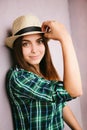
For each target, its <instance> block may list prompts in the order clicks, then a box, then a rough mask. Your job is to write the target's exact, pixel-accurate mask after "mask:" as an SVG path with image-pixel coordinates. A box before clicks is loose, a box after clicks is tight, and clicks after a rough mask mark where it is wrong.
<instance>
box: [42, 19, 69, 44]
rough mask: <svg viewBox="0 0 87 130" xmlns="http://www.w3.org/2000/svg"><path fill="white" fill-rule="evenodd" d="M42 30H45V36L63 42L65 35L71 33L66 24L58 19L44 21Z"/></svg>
mask: <svg viewBox="0 0 87 130" xmlns="http://www.w3.org/2000/svg"><path fill="white" fill-rule="evenodd" d="M42 31H43V32H45V34H44V36H45V37H47V38H49V39H53V40H59V41H60V42H61V43H62V41H63V40H64V39H65V37H67V36H68V35H69V34H68V32H67V30H66V28H65V26H64V25H63V24H61V23H59V22H57V21H45V22H43V24H42Z"/></svg>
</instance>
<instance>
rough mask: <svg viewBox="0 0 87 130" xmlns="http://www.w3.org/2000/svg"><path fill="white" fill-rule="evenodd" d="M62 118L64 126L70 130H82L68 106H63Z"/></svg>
mask: <svg viewBox="0 0 87 130" xmlns="http://www.w3.org/2000/svg"><path fill="white" fill-rule="evenodd" d="M63 118H64V121H65V122H66V124H67V125H68V126H69V127H70V128H71V129H72V130H82V128H81V126H80V124H79V123H78V121H77V120H76V118H75V116H74V114H73V112H72V111H71V110H70V108H69V106H65V107H64V108H63Z"/></svg>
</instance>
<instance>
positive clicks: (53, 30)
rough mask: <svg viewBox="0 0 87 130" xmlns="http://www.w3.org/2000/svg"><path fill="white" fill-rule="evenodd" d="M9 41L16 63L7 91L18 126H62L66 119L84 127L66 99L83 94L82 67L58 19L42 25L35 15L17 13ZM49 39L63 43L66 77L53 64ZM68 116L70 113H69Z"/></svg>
mask: <svg viewBox="0 0 87 130" xmlns="http://www.w3.org/2000/svg"><path fill="white" fill-rule="evenodd" d="M12 34H13V35H12V36H11V37H8V38H7V39H6V45H7V46H8V47H10V48H12V49H13V53H14V60H15V64H16V66H15V67H12V68H11V69H10V70H9V72H8V74H7V87H6V88H7V94H8V96H9V100H10V103H11V108H12V114H13V122H14V129H15V130H43V129H44V130H63V128H64V123H63V119H64V120H65V122H66V123H67V124H68V125H69V126H70V128H71V129H73V130H81V127H80V125H79V124H78V122H77V121H76V119H75V117H74V115H73V114H72V112H71V111H70V109H69V107H68V106H67V105H66V101H69V100H71V99H73V98H76V97H78V96H80V95H81V94H82V87H81V79H80V72H79V67H78V63H77V59H76V55H75V51H74V48H73V43H72V40H71V37H70V35H69V34H68V32H67V31H66V29H65V27H64V26H63V25H62V24H60V23H58V22H56V21H45V22H43V24H42V25H41V24H40V22H39V20H38V18H37V17H35V16H32V15H29V16H28V15H27V16H21V17H18V18H17V19H16V20H15V21H14V23H13V27H12ZM49 39H53V40H58V41H60V43H61V48H62V53H63V61H64V77H63V81H62V80H61V78H60V77H59V75H58V73H57V72H56V69H55V68H54V66H53V63H52V60H51V56H50V52H49V48H48V43H47V42H48V41H49ZM67 113H68V114H69V116H68V114H67Z"/></svg>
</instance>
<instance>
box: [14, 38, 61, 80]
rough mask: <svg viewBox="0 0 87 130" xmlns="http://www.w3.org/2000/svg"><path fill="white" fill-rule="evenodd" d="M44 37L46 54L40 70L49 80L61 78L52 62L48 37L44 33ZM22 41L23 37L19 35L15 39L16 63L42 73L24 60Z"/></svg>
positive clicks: (26, 68)
mask: <svg viewBox="0 0 87 130" xmlns="http://www.w3.org/2000/svg"><path fill="white" fill-rule="evenodd" d="M42 38H43V40H44V46H45V55H44V57H43V59H42V60H41V62H40V72H41V74H42V75H43V77H44V78H46V79H48V80H59V76H58V73H57V72H56V69H55V67H54V65H53V63H52V59H51V55H50V51H49V47H48V44H47V39H46V38H45V37H44V36H43V35H42ZM21 43H22V37H19V38H18V39H16V40H15V42H14V44H13V54H14V59H15V63H16V64H17V65H18V66H19V67H21V68H23V69H25V70H27V71H31V72H34V73H36V74H38V75H40V74H39V73H38V72H37V70H36V69H35V68H34V67H33V66H31V65H30V64H28V63H27V62H26V61H25V60H24V58H23V53H22V44H21Z"/></svg>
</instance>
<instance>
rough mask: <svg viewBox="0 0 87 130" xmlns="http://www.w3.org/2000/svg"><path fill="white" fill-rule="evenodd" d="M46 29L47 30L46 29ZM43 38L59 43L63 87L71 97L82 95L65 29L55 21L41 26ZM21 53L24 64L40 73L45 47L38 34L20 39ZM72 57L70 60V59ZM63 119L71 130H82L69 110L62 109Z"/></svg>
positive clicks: (73, 52)
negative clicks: (61, 58)
mask: <svg viewBox="0 0 87 130" xmlns="http://www.w3.org/2000/svg"><path fill="white" fill-rule="evenodd" d="M46 27H48V29H46ZM42 31H44V32H45V34H44V35H45V37H47V38H49V39H54V40H58V41H60V43H61V47H62V53H63V60H64V79H63V81H64V86H65V89H66V90H67V91H68V92H69V94H70V95H71V96H72V97H77V96H80V95H81V94H82V86H81V78H80V72H79V67H78V62H77V58H76V55H75V51H74V47H73V43H72V40H71V37H70V35H69V34H68V32H67V31H66V29H65V27H64V26H63V25H62V24H60V23H58V22H56V21H46V22H44V23H43V24H42ZM22 51H23V56H24V59H25V61H26V62H28V63H29V64H31V65H33V66H34V67H35V68H36V69H37V71H38V72H39V73H40V69H39V63H40V61H41V60H42V58H43V56H44V54H45V46H44V44H43V40H42V37H41V36H40V35H39V34H32V35H26V36H24V37H23V39H22ZM71 57H72V58H71ZM63 118H64V121H65V122H66V123H67V125H68V126H69V127H70V128H71V129H72V130H82V129H81V127H80V125H79V123H78V121H77V120H76V118H75V116H74V114H73V113H72V111H71V110H70V108H69V107H68V106H67V105H66V106H65V107H64V108H63Z"/></svg>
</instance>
